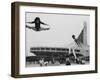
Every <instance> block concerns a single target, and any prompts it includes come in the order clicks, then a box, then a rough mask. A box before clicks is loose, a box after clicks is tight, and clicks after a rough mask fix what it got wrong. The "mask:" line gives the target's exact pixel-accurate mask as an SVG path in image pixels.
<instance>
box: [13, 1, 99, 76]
mask: <svg viewBox="0 0 100 80" xmlns="http://www.w3.org/2000/svg"><path fill="white" fill-rule="evenodd" d="M11 57H12V76H14V77H39V76H55V75H69V74H85V73H97V7H94V6H79V5H58V4H42V3H27V2H26V3H25V2H15V3H13V4H12V56H11Z"/></svg>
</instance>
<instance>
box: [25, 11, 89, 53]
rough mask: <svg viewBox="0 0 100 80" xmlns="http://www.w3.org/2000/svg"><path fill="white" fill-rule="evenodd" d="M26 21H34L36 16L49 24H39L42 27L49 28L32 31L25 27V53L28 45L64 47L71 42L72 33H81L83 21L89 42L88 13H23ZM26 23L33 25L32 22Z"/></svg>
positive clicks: (27, 50)
mask: <svg viewBox="0 0 100 80" xmlns="http://www.w3.org/2000/svg"><path fill="white" fill-rule="evenodd" d="M25 16H26V17H25V18H26V22H31V21H34V19H35V18H36V17H40V20H41V21H42V22H44V23H47V24H48V25H49V26H46V25H41V27H43V28H48V27H49V28H50V30H46V31H38V32H36V31H34V30H32V29H28V28H26V31H25V34H26V36H25V38H26V53H29V50H30V47H65V48H66V46H67V45H69V44H70V43H72V42H73V39H72V35H73V34H74V35H75V36H76V37H78V36H79V34H80V33H81V31H82V29H83V27H84V22H86V23H87V43H88V44H89V21H90V20H89V18H90V17H89V15H75V14H51V13H48V14H47V13H32V12H27V13H26V14H25ZM27 25H29V26H32V27H34V24H29V23H27Z"/></svg>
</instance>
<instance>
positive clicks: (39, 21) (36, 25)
mask: <svg viewBox="0 0 100 80" xmlns="http://www.w3.org/2000/svg"><path fill="white" fill-rule="evenodd" d="M27 23H30V24H33V23H34V24H35V27H34V29H35V30H36V31H40V30H43V29H44V30H46V29H47V30H48V29H49V28H41V27H40V25H41V24H43V25H48V24H46V23H44V22H42V21H41V20H40V18H39V17H36V18H35V20H34V21H32V22H27ZM26 27H28V26H26ZM28 28H30V27H28ZM31 29H33V28H31Z"/></svg>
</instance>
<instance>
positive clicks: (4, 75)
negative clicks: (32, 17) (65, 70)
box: [0, 0, 100, 80]
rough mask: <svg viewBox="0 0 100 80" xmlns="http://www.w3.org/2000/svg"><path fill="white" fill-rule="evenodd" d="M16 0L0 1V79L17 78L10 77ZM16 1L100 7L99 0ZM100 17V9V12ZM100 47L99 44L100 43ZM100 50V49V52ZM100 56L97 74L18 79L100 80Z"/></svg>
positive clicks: (10, 79) (13, 79) (99, 55)
mask: <svg viewBox="0 0 100 80" xmlns="http://www.w3.org/2000/svg"><path fill="white" fill-rule="evenodd" d="M13 1H15V0H1V2H0V54H1V56H0V64H1V65H0V80H16V79H15V78H12V77H10V74H11V73H10V68H11V60H10V59H11V2H13ZM16 1H30V2H41V3H56V4H74V5H75V4H76V5H89V6H98V8H99V9H100V6H99V5H100V1H99V0H16ZM98 18H99V19H100V11H99V13H98ZM98 22H99V20H98ZM99 25H100V23H99V24H98V34H100V29H99V28H100V27H99ZM98 44H100V37H98ZM98 47H99V45H98ZM99 52H100V50H99V51H98V53H99ZM99 57H100V54H98V58H99ZM99 63H100V58H99V59H98V69H99V70H98V72H99V73H97V74H82V75H64V76H52V77H38V78H26V79H25V78H22V79H18V80H100V68H99V67H100V64H99Z"/></svg>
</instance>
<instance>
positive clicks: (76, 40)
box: [72, 35, 80, 46]
mask: <svg viewBox="0 0 100 80" xmlns="http://www.w3.org/2000/svg"><path fill="white" fill-rule="evenodd" d="M72 38H73V39H74V41H75V43H76V44H77V45H78V46H80V42H79V41H78V39H76V38H75V35H72Z"/></svg>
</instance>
